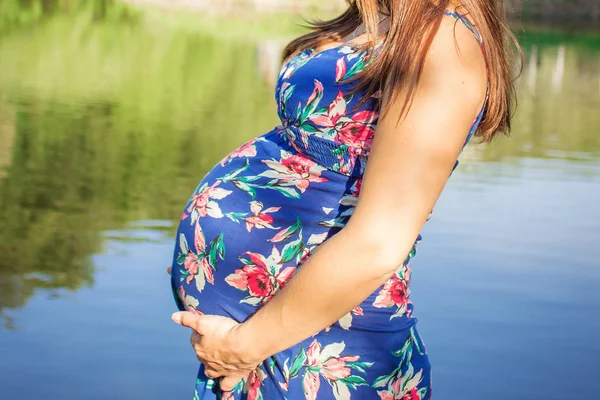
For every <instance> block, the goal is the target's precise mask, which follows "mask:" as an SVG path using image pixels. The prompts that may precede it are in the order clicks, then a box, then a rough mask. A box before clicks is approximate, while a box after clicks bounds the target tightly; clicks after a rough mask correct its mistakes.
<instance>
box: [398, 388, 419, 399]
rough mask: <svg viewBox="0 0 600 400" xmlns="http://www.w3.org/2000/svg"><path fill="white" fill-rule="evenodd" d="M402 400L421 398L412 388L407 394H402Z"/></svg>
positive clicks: (415, 389)
mask: <svg viewBox="0 0 600 400" xmlns="http://www.w3.org/2000/svg"><path fill="white" fill-rule="evenodd" d="M402 400H421V396H420V395H419V391H418V390H417V388H412V389H410V390H409V391H408V392H406V393H404V395H403V396H402Z"/></svg>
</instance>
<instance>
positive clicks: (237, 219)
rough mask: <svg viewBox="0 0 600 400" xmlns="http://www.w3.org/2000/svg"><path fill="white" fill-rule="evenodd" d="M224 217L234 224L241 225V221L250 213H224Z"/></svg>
mask: <svg viewBox="0 0 600 400" xmlns="http://www.w3.org/2000/svg"><path fill="white" fill-rule="evenodd" d="M223 215H224V216H226V217H227V218H229V219H230V220H232V221H233V222H236V223H239V222H240V221H241V220H243V219H244V218H246V217H247V216H248V213H244V212H227V213H223Z"/></svg>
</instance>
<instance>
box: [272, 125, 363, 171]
mask: <svg viewBox="0 0 600 400" xmlns="http://www.w3.org/2000/svg"><path fill="white" fill-rule="evenodd" d="M270 134H276V135H278V136H279V137H281V138H282V139H283V140H284V141H285V142H286V143H287V144H289V145H290V146H291V147H292V148H293V149H294V150H295V151H297V152H298V153H300V154H302V155H304V156H306V157H307V158H309V159H310V160H312V161H314V162H315V163H317V164H319V165H321V166H323V167H324V168H326V169H328V170H330V171H334V172H337V173H339V174H342V175H345V176H349V177H355V178H362V176H363V174H364V170H365V167H366V163H367V158H368V153H369V151H368V149H367V148H365V147H360V146H357V145H356V144H348V143H343V142H341V141H340V142H338V141H335V140H331V139H327V138H325V137H323V136H321V135H319V133H318V132H309V131H307V130H304V129H302V128H301V127H298V126H295V125H279V126H277V127H275V129H273V130H272V131H271V132H269V133H268V134H267V135H270Z"/></svg>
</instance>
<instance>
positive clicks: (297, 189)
mask: <svg viewBox="0 0 600 400" xmlns="http://www.w3.org/2000/svg"><path fill="white" fill-rule="evenodd" d="M448 15H449V16H452V17H454V18H457V19H458V20H460V21H463V22H465V23H466V24H467V26H469V27H470V29H472V31H473V32H474V33H475V34H476V35H477V31H476V30H475V29H474V28H473V27H472V26H471V25H470V24H468V21H466V20H465V19H464V18H462V17H461V16H460V15H458V14H455V13H451V12H448ZM477 36H478V35H477ZM478 37H479V36H478ZM376 51H377V47H376V48H375V52H376ZM375 56H376V54H375ZM368 60H369V51H368V50H365V49H359V48H355V47H353V46H351V45H346V44H344V45H340V46H337V47H333V48H329V49H326V50H323V51H320V52H315V50H314V49H309V50H306V51H303V52H301V53H299V54H297V55H295V56H294V57H292V58H291V59H290V60H288V61H287V62H286V63H285V64H284V65H283V66H282V68H281V72H280V74H279V79H278V83H277V86H276V100H277V104H278V112H279V117H280V119H281V125H280V126H278V127H276V128H275V129H273V130H272V131H270V132H268V133H266V134H264V135H261V136H259V137H256V138H254V139H252V140H250V141H249V142H247V143H245V144H244V145H242V146H241V147H239V148H238V149H236V150H234V151H233V152H231V153H230V154H229V155H228V156H227V157H225V158H224V159H223V160H222V161H221V162H220V163H219V164H218V165H216V166H215V167H214V168H213V169H212V170H211V171H210V172H209V173H208V174H207V175H206V176H205V177H204V178H203V179H202V181H201V182H200V184H199V185H198V187H197V188H196V190H195V191H194V193H193V194H192V196H191V198H190V199H189V201H188V203H187V205H186V207H185V211H184V213H183V215H182V217H181V222H180V225H179V229H178V232H177V241H176V246H175V253H174V259H173V264H172V265H173V274H172V281H171V283H172V287H173V291H174V294H175V298H176V301H177V304H178V307H179V309H180V310H188V311H192V312H196V313H204V314H217V315H223V316H227V317H230V318H232V319H234V320H236V321H240V322H242V321H244V320H246V319H247V318H248V317H249V316H250V315H252V314H253V313H254V312H255V311H256V310H257V309H258V308H259V307H261V306H262V305H263V304H265V303H266V302H267V301H269V299H271V298H272V297H273V296H274V295H275V294H276V293H277V292H278V291H279V290H280V289H281V288H282V287H283V286H284V285H285V284H286V283H287V282H289V280H290V279H291V278H292V276H293V275H294V273H295V271H296V270H297V269H298V268H301V265H302V263H303V262H304V261H305V260H306V259H307V258H308V257H309V256H310V254H312V253H313V252H314V251H315V250H316V249H317V248H318V246H319V245H320V244H322V243H323V242H325V241H326V240H327V239H328V238H330V237H332V236H333V235H335V234H336V232H338V231H339V230H340V229H341V228H342V227H344V225H346V223H347V222H348V220H349V218H350V217H351V215H352V213H353V210H354V207H355V205H356V203H357V198H358V195H359V193H360V188H361V179H362V176H363V171H364V168H365V164H366V161H367V159H368V156H369V150H370V147H371V143H372V141H373V136H374V134H375V127H376V126H377V120H378V116H379V112H378V101H377V100H378V96H379V94H378V93H377V94H375V95H373V96H372V97H371V98H369V99H367V101H366V103H365V104H364V105H363V106H362V107H360V109H358V110H356V111H352V110H353V106H354V105H355V104H357V102H360V100H361V99H362V97H363V96H361V95H360V93H357V94H354V95H349V94H347V93H348V92H349V89H350V86H349V85H348V84H340V83H339V82H341V81H344V80H346V79H348V78H350V77H352V76H353V75H354V74H356V73H358V72H359V71H361V70H362V69H363V68H364V67H365V65H366V64H367V63H368V62H369V61H368ZM482 114H483V110H482ZM480 119H481V114H480V116H479V117H478V118H477V120H476V121H475V122H474V123H473V127H472V129H471V131H470V132H469V133H468V135H465V136H466V140H465V144H466V142H468V140H469V138H470V137H471V136H472V135H473V133H474V132H475V130H476V129H477V125H478V123H479V121H480ZM419 240H420V236H419V238H418V239H417V240H416V242H415V245H414V247H413V250H412V251H411V253H410V254H409V256H408V257H407V259H406V261H405V262H404V264H403V265H402V266H400V267H399V269H398V270H397V271H396V273H395V275H393V276H392V277H391V278H390V279H389V280H388V281H387V282H385V284H383V285H382V286H381V287H380V288H379V289H377V290H376V291H375V292H374V293H372V294H371V295H370V296H369V297H368V298H367V299H365V301H364V302H363V303H362V304H361V305H360V306H359V307H356V308H355V309H354V310H352V311H350V312H349V313H348V314H347V315H345V316H344V317H343V318H342V319H340V320H339V321H337V322H336V323H335V324H333V325H332V326H329V327H327V328H326V329H324V330H323V331H321V332H320V333H318V334H316V335H314V336H313V337H311V338H309V339H306V340H305V341H303V342H301V343H298V344H297V345H295V346H293V347H292V348H290V349H288V350H286V351H283V352H281V353H278V354H275V355H274V356H272V357H270V358H269V359H268V360H266V361H265V362H264V363H263V364H262V365H260V366H259V367H258V368H257V369H256V370H255V371H254V372H253V373H252V374H251V375H250V376H249V377H248V379H246V380H244V381H242V382H240V383H239V384H238V386H237V387H236V388H235V390H234V391H233V392H229V393H222V392H221V391H220V390H219V385H218V381H214V380H212V379H209V378H207V377H206V376H205V375H204V373H203V368H202V367H200V372H199V375H198V379H197V382H196V391H195V398H196V399H236V400H237V399H251V400H252V399H288V400H293V399H310V400H314V399H319V400H326V399H337V400H342V399H359V400H369V399H383V400H392V399H403V400H417V399H419V400H423V399H430V398H431V371H430V364H429V361H428V357H427V353H426V350H425V347H424V345H423V342H422V341H421V339H420V337H419V335H418V333H417V331H416V329H415V323H416V319H415V318H414V316H413V315H412V311H413V307H412V304H411V302H410V300H409V294H410V291H409V282H410V278H411V270H410V267H409V260H410V258H411V257H412V256H414V254H415V248H416V245H417V243H418V242H419ZM348 290H352V288H348Z"/></svg>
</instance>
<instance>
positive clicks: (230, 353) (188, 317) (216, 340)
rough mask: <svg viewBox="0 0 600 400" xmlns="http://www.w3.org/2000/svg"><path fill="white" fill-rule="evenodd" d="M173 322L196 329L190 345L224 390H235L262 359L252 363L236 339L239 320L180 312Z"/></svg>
mask: <svg viewBox="0 0 600 400" xmlns="http://www.w3.org/2000/svg"><path fill="white" fill-rule="evenodd" d="M172 319H173V321H175V322H176V323H178V324H179V325H182V326H186V327H188V328H191V329H192V336H191V338H190V342H191V344H192V347H193V348H194V351H195V352H196V356H197V357H198V360H200V362H201V363H202V364H204V366H205V371H204V373H205V375H206V376H207V377H209V378H213V379H216V378H222V379H221V381H220V387H221V390H224V391H231V390H232V389H233V388H234V387H235V386H236V385H237V383H238V382H239V381H240V380H242V379H243V378H245V377H247V376H248V374H249V373H250V372H252V371H253V370H254V369H256V367H257V366H258V364H260V362H261V361H262V360H252V359H251V358H250V357H249V354H248V352H246V351H245V350H246V349H243V348H242V347H241V346H240V345H239V343H238V341H237V340H236V339H235V338H236V333H237V328H238V327H239V326H241V325H240V324H239V323H237V322H236V321H234V320H232V319H230V318H226V317H221V316H217V315H198V314H194V313H191V312H176V313H175V314H173V316H172Z"/></svg>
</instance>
